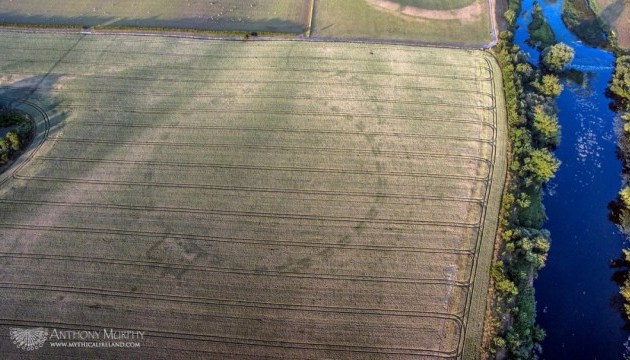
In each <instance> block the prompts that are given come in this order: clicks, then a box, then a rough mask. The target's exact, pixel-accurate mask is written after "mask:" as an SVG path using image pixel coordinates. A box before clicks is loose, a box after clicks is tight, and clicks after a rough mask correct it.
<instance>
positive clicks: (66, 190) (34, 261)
mask: <svg viewBox="0 0 630 360" xmlns="http://www.w3.org/2000/svg"><path fill="white" fill-rule="evenodd" d="M30 36H35V35H30ZM19 40H20V36H17V35H15V38H14V39H11V38H8V39H2V40H0V43H2V45H6V46H7V47H8V48H11V47H12V46H13V47H14V48H15V47H16V46H15V43H12V41H19ZM59 45H60V50H61V49H62V48H66V49H67V48H70V47H69V46H68V43H60V44H59ZM110 45H111V44H109V43H107V42H106V41H105V40H103V43H101V42H99V41H94V40H89V41H88V42H87V43H79V44H78V46H76V47H75V48H72V52H73V53H72V57H71V58H70V57H65V58H62V61H58V60H57V59H55V58H54V57H51V58H50V59H49V60H46V59H45V58H40V59H38V60H33V59H34V58H35V57H34V56H30V54H29V50H28V49H24V48H20V51H19V52H18V53H17V54H16V55H15V57H13V58H12V55H11V52H9V53H7V54H3V55H0V64H1V65H3V66H7V67H8V69H9V71H8V74H9V75H11V76H13V77H14V78H15V79H16V80H15V81H16V82H15V83H13V84H8V85H9V86H10V89H11V86H12V89H14V90H9V91H5V92H4V93H3V94H0V95H3V96H5V97H7V98H11V97H12V96H13V97H15V96H18V95H22V94H23V93H24V91H25V89H28V86H33V84H38V85H36V86H38V87H37V88H36V89H33V90H35V92H34V96H33V98H31V99H28V100H25V99H18V100H21V101H22V103H21V104H22V105H21V106H24V107H26V106H27V105H28V104H29V103H33V104H36V103H37V102H46V103H54V104H57V105H56V106H57V109H56V111H57V113H58V114H63V115H60V116H63V117H64V118H63V119H61V120H60V121H58V122H56V123H55V126H53V125H49V124H48V123H43V122H42V125H43V127H45V128H46V131H49V128H50V131H51V134H50V135H48V134H46V135H45V136H44V138H45V139H46V138H47V140H46V141H45V142H43V143H42V144H41V146H39V147H38V148H37V149H35V151H33V152H32V153H31V155H30V158H29V159H28V161H26V162H24V164H23V166H19V167H16V168H15V169H12V171H11V175H12V178H11V180H10V181H7V182H6V183H5V184H3V185H2V187H0V205H2V207H3V209H5V210H6V216H4V217H3V218H2V220H0V222H1V223H0V229H2V232H4V233H6V234H7V236H8V237H9V238H10V239H12V240H11V241H10V242H7V243H6V244H1V245H0V263H2V264H3V266H4V268H6V269H8V270H7V271H6V274H7V275H6V276H4V277H3V279H2V282H1V283H0V287H1V288H3V289H5V290H6V292H7V294H10V295H6V296H8V297H9V298H10V299H12V300H10V301H8V302H7V303H8V304H14V303H15V301H18V300H19V298H20V296H35V297H37V296H38V295H36V294H43V295H41V300H38V301H39V302H40V303H34V304H33V306H36V305H37V306H39V305H45V304H46V302H47V301H53V300H52V299H54V298H55V297H56V296H57V295H55V294H66V295H69V294H73V295H72V296H71V299H72V301H70V302H69V303H68V304H67V309H69V310H67V312H65V313H64V314H63V317H61V316H58V317H55V316H52V315H45V316H44V315H43V314H42V316H44V317H45V318H34V317H33V318H26V317H24V318H15V317H10V316H9V317H6V318H4V319H2V320H0V323H2V324H4V325H10V324H15V323H16V322H17V323H20V324H30V323H32V322H37V323H40V324H46V322H49V323H50V324H55V326H57V327H69V328H72V327H77V328H82V327H86V326H97V325H98V326H114V327H116V328H124V327H125V326H130V327H132V328H141V329H145V330H147V331H148V332H149V333H150V336H151V337H152V338H151V343H150V344H147V349H151V348H156V349H159V348H160V347H164V346H166V345H165V344H171V345H168V346H174V347H176V346H177V345H176V344H177V341H180V342H184V341H193V342H198V343H199V344H200V345H199V350H198V351H199V353H202V352H208V353H220V352H222V351H228V349H230V350H229V351H232V352H233V353H240V354H243V355H246V354H248V352H249V351H258V354H260V355H261V356H263V355H268V356H282V355H284V356H295V355H296V354H298V353H300V352H301V354H307V356H311V357H347V356H351V357H357V358H362V357H364V356H368V357H372V356H380V355H389V356H393V357H397V358H410V357H412V356H418V355H420V356H434V357H443V358H457V357H461V356H462V351H463V344H464V337H465V336H466V323H467V318H468V315H469V311H470V303H471V301H472V300H471V299H472V297H471V292H472V289H473V286H474V283H475V278H476V276H477V274H476V266H477V265H476V262H477V259H478V257H479V251H480V242H481V233H482V230H483V224H484V221H485V219H484V218H485V216H486V214H485V208H486V204H487V201H488V199H489V196H490V195H489V191H490V182H491V179H492V177H493V171H494V166H493V163H494V159H495V151H496V150H495V145H496V142H497V137H498V136H502V134H501V131H500V129H498V127H497V121H498V120H497V116H496V108H497V104H496V101H495V97H494V96H495V95H494V94H495V89H494V88H493V82H494V75H493V74H492V66H491V64H489V63H487V62H486V61H487V60H486V59H485V56H484V55H483V54H481V53H471V52H464V51H458V50H440V49H421V48H405V47H397V46H383V45H378V46H370V45H361V44H353V45H349V46H345V47H344V51H343V54H341V53H340V52H339V46H338V45H337V44H326V43H317V44H308V46H306V45H305V44H299V43H298V44H296V43H281V42H274V43H272V44H270V45H269V47H264V46H260V45H258V44H256V45H253V47H252V48H248V47H247V46H245V47H243V44H240V43H229V42H225V43H221V42H219V43H211V44H210V45H205V44H204V43H203V42H202V43H195V42H189V41H182V42H181V43H180V42H178V41H172V42H170V43H169V44H168V45H167V44H165V43H162V42H159V43H157V44H152V43H151V42H150V41H147V43H144V42H138V41H134V43H133V46H135V47H138V46H140V47H141V48H139V49H138V51H136V49H135V48H134V49H131V45H129V46H126V45H120V46H118V47H116V48H112V47H110ZM205 46H212V48H211V51H212V54H209V55H203V56H200V55H179V56H178V55H176V54H177V53H178V52H183V53H191V54H196V52H195V51H194V49H195V48H197V47H198V48H199V49H198V50H199V52H198V53H203V52H209V51H210V49H207V48H205ZM164 47H168V50H169V51H166V54H167V56H165V57H164V58H163V59H162V60H163V61H165V62H166V66H160V67H159V68H156V67H154V66H152V65H150V62H151V61H153V59H152V56H153V55H154V54H155V53H157V52H158V50H159V49H162V48H164ZM191 47H192V49H191ZM33 49H35V48H33ZM179 49H185V51H178V50H179ZM46 50H47V51H51V52H54V51H56V50H57V48H55V47H53V46H48V45H47V47H46ZM369 50H372V51H374V52H376V50H385V51H387V50H391V51H392V52H394V53H396V57H392V58H388V57H387V56H386V55H383V54H381V55H379V57H374V58H370V57H369V56H367V55H365V54H366V53H368V51H369ZM34 51H35V50H33V52H34ZM222 52H224V53H226V54H242V55H237V56H234V57H231V55H230V56H227V55H221V54H222ZM331 53H333V55H331ZM61 54H64V53H63V52H62V51H60V54H59V55H60V56H62V55H61ZM435 54H440V55H441V56H440V58H441V59H442V60H441V61H436V60H435V59H436V57H435V56H434V55H435ZM464 54H465V55H464ZM124 56H129V57H130V60H129V62H127V63H125V62H124V61H120V60H121V59H122V58H124ZM355 57H356V59H359V60H356V61H355V60H354V58H355ZM29 58H30V60H29ZM20 59H22V60H24V61H22V60H20ZM143 59H144V61H146V63H144V64H143V63H142V62H143ZM459 59H461V60H459ZM322 61H326V62H328V63H326V66H321V62H322ZM17 63H19V68H15V67H14V65H13V64H17ZM357 64H360V65H357ZM446 64H448V65H446ZM47 67H48V68H47ZM94 68H96V69H99V68H100V69H102V71H96V73H94V71H87V70H82V69H94ZM427 68H431V69H433V70H435V71H434V72H433V73H430V74H429V73H426V71H425V70H426V69H427ZM40 69H41V70H40ZM191 69H192V70H191ZM66 70H68V71H66ZM44 73H47V74H48V75H49V78H50V79H53V78H54V81H52V80H51V81H50V83H49V82H47V81H46V80H47V79H43V80H42V79H40V78H38V76H41V75H42V74H44ZM197 73H199V74H200V75H201V78H195V74H197ZM449 73H451V74H449ZM37 74H40V75H37ZM452 74H457V75H452ZM29 76H31V77H33V78H35V79H36V80H38V81H32V80H29V79H28V77H29ZM39 80H42V81H39ZM458 84H466V85H465V86H463V85H462V86H461V87H460V86H458ZM331 92H334V93H332V94H331ZM433 97H439V99H433ZM427 99H429V100H427ZM40 116H46V115H45V114H44V113H42V114H40ZM9 185H10V190H9ZM73 269H74V270H81V271H83V275H82V276H79V275H78V274H74V273H72V270H73ZM103 269H107V270H103ZM69 270H70V271H69ZM103 271H106V272H107V273H108V274H110V276H109V277H108V278H103V277H102V276H100V275H101V274H102V272H103ZM43 274H47V275H45V276H47V277H48V280H47V281H42V276H43ZM64 274H65V275H64ZM21 294H22V295H21ZM24 294H32V295H24ZM95 298H100V299H101V300H100V303H99V304H98V306H96V307H92V308H91V309H92V310H91V311H90V313H89V314H90V315H89V316H88V317H87V318H85V317H83V318H82V317H80V316H79V314H83V313H85V308H86V306H91V305H89V304H92V303H93V302H94V301H93V300H91V299H95ZM48 299H50V300H48ZM116 299H118V300H120V301H125V303H126V304H127V306H128V312H127V313H128V314H129V318H128V319H122V318H117V317H114V318H112V317H111V316H109V317H107V320H103V319H105V318H101V317H99V316H101V314H102V312H101V311H106V310H103V309H110V307H111V306H115V305H114V304H115V301H117V300H116ZM145 304H153V305H152V306H153V307H152V308H151V309H150V310H151V311H149V309H146V306H145ZM7 306H8V307H11V306H13V305H7ZM7 310H10V309H7ZM6 313H7V314H10V313H13V312H11V311H7V312H6ZM169 314H170V315H169ZM183 314H188V315H186V316H184V315H183ZM53 315H54V314H53ZM143 316H144V317H145V318H144V320H143ZM154 317H156V318H154ZM99 319H100V320H99ZM116 319H118V320H116ZM158 319H162V322H160V321H158ZM230 319H231V320H230ZM101 320H102V321H106V322H108V323H106V324H99V321H101ZM112 321H114V322H113V323H112ZM116 321H118V322H116ZM326 324H327V325H326ZM158 325H159V326H158ZM160 326H161V327H160ZM217 326H222V327H223V328H222V329H223V330H222V331H220V332H218V331H217V329H218V328H216V327H217ZM239 326H240V327H239ZM326 326H329V328H328V330H326V331H325V330H324V329H326ZM293 328H296V329H297V328H302V329H303V330H304V331H290V332H286V330H287V329H293ZM238 329H241V330H238ZM338 329H339V330H338ZM340 329H345V330H344V331H341V330H340ZM327 331H328V332H329V333H328V332H327ZM397 331H398V332H400V333H397ZM371 336H373V338H371ZM295 351H297V353H296V352H295ZM291 354H293V355H291Z"/></svg>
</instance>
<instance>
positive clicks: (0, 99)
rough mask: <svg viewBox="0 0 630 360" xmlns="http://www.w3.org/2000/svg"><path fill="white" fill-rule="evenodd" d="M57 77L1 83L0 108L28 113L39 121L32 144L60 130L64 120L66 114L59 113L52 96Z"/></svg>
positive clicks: (40, 77)
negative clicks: (0, 106)
mask: <svg viewBox="0 0 630 360" xmlns="http://www.w3.org/2000/svg"><path fill="white" fill-rule="evenodd" d="M60 78H61V76H59V75H54V74H48V75H40V76H32V77H28V78H24V79H20V80H16V81H13V82H11V81H10V80H9V81H3V83H4V84H3V85H0V104H1V105H3V106H8V107H10V108H16V109H19V110H22V111H25V112H28V113H29V114H30V115H31V116H33V118H34V119H38V121H37V122H36V125H37V130H36V134H35V138H34V140H33V144H35V143H37V142H38V141H40V139H39V137H40V136H50V134H51V133H55V132H57V131H59V130H60V129H61V127H62V126H63V120H64V119H65V118H66V117H67V113H66V112H63V111H61V108H60V106H59V105H60V101H59V100H58V99H56V97H55V96H53V95H52V93H51V90H52V89H53V88H54V87H55V86H56V85H57V84H58V82H59V80H60ZM42 112H43V113H44V114H42ZM44 116H45V119H44V118H43V117H44ZM44 132H45V134H43V133H44Z"/></svg>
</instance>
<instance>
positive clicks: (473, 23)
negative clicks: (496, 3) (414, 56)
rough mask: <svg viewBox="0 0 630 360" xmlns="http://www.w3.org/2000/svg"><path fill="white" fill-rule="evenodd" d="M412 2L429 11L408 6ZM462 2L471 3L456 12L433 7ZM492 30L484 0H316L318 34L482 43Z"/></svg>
mask: <svg viewBox="0 0 630 360" xmlns="http://www.w3.org/2000/svg"><path fill="white" fill-rule="evenodd" d="M412 3H414V4H416V5H415V6H416V7H422V8H424V9H428V10H426V11H419V10H418V9H417V8H416V7H413V8H408V7H407V6H408V5H411V4H412ZM438 4H441V5H438ZM471 4H472V5H471ZM401 5H402V6H401ZM461 5H469V6H468V7H467V8H466V10H465V11H460V12H457V13H451V12H449V11H437V10H434V9H433V10H432V9H431V8H435V7H437V6H442V7H447V6H452V7H453V8H459V6H461ZM349 14H351V16H350V15H349ZM490 32H491V31H490V11H489V10H488V2H487V1H484V0H475V1H465V0H458V1H446V2H432V1H420V0H418V1H411V0H400V1H381V0H344V1H338V0H316V1H315V10H314V16H313V36H315V37H343V38H377V39H392V40H409V41H417V42H431V43H447V44H461V45H478V46H481V45H483V44H486V43H488V42H490V41H491V36H490V35H491V34H490Z"/></svg>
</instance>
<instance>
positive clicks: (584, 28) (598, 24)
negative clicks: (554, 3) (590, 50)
mask: <svg viewBox="0 0 630 360" xmlns="http://www.w3.org/2000/svg"><path fill="white" fill-rule="evenodd" d="M589 4H590V0H564V3H563V4H562V20H563V21H564V23H565V24H566V26H567V27H568V28H569V30H571V31H572V32H573V33H574V34H576V35H577V36H578V37H579V38H580V39H581V40H582V41H584V42H586V43H587V44H589V45H591V46H597V47H606V46H607V45H608V36H607V34H610V29H609V28H608V26H607V25H606V24H605V23H604V22H603V21H602V20H600V18H599V17H598V16H597V15H596V14H595V12H594V11H593V9H592V7H591V6H590V5H589ZM611 40H612V39H611Z"/></svg>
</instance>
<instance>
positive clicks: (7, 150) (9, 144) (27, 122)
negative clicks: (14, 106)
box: [0, 105, 34, 170]
mask: <svg viewBox="0 0 630 360" xmlns="http://www.w3.org/2000/svg"><path fill="white" fill-rule="evenodd" d="M33 128H34V127H33V122H32V121H31V119H29V117H28V116H27V115H25V114H22V113H20V112H17V111H13V110H11V109H9V108H7V107H3V106H2V105H0V135H3V136H2V137H1V138H0V170H2V168H1V167H2V166H4V165H6V164H7V163H9V162H10V161H12V160H13V159H15V158H16V157H17V156H18V155H19V154H20V151H21V150H22V149H23V148H25V147H26V145H27V144H28V142H29V141H30V140H31V138H32V134H33Z"/></svg>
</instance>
